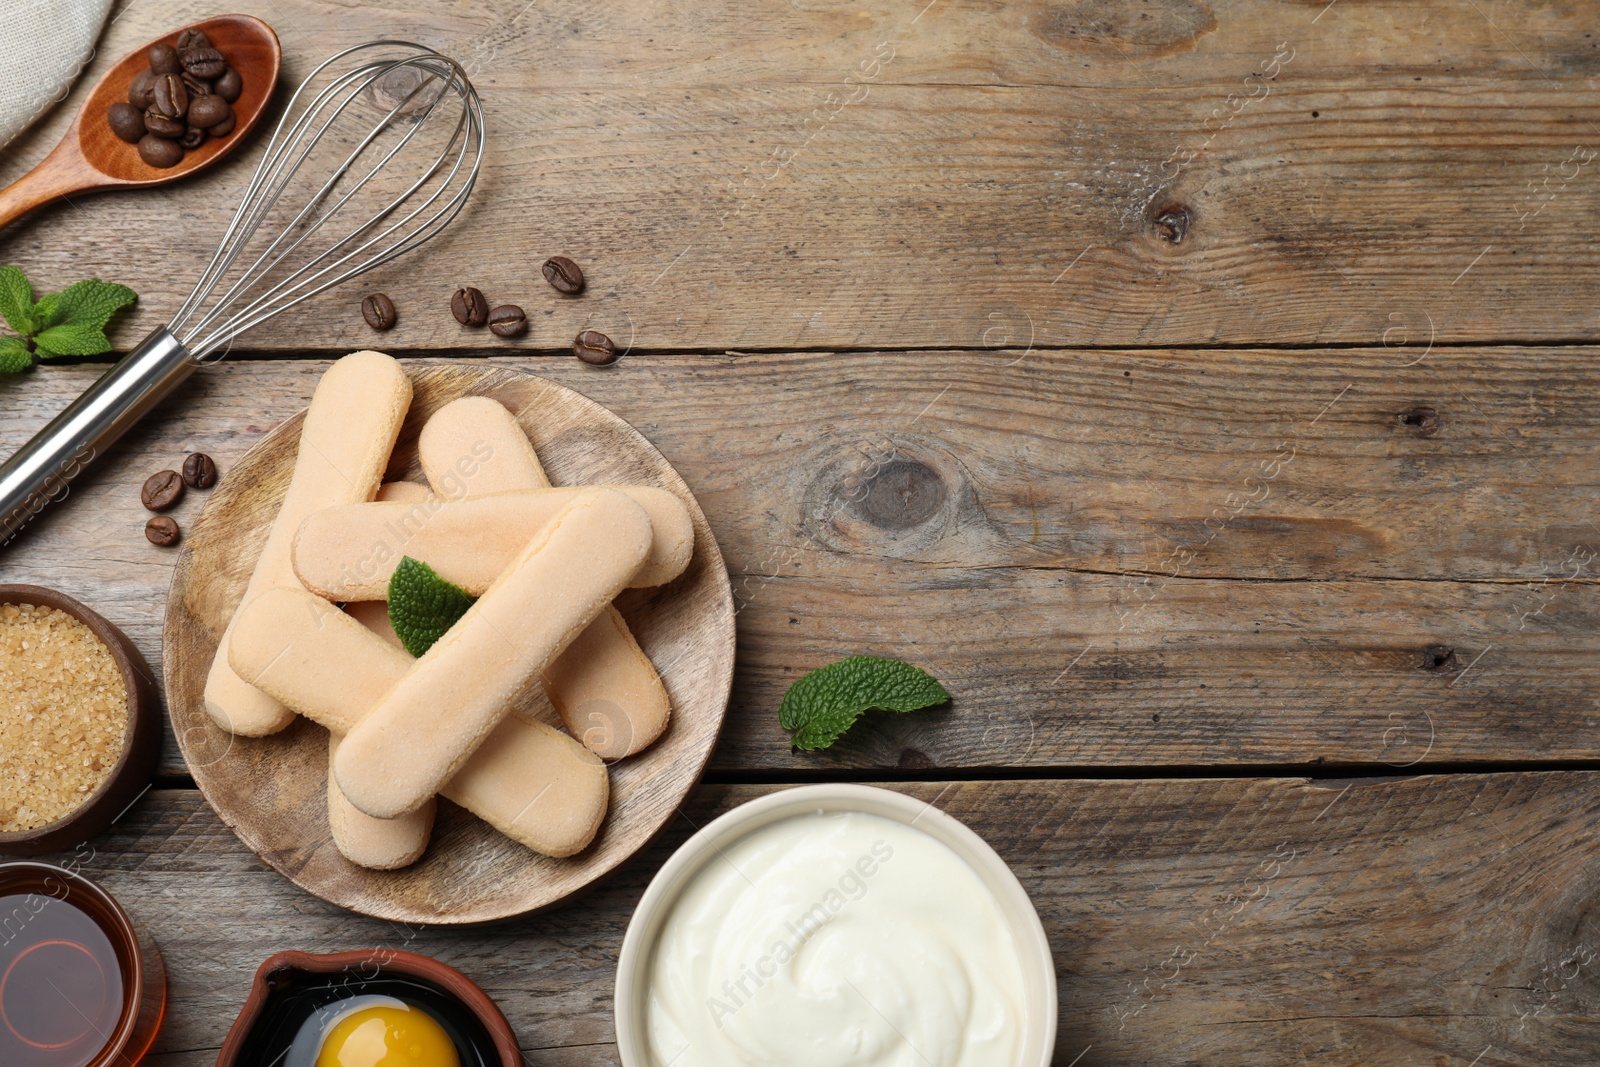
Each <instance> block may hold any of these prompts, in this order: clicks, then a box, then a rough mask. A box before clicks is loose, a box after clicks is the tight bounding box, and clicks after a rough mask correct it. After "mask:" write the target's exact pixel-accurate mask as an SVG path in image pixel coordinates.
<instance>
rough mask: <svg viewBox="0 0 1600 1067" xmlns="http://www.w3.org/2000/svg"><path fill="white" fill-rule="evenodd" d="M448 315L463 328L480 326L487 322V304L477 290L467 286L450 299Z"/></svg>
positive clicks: (458, 290)
mask: <svg viewBox="0 0 1600 1067" xmlns="http://www.w3.org/2000/svg"><path fill="white" fill-rule="evenodd" d="M450 314H452V315H454V316H455V317H456V321H457V322H459V323H460V324H461V325H463V326H482V325H483V324H484V323H486V322H488V321H489V302H488V301H487V300H485V299H484V298H483V294H482V293H480V292H478V290H476V289H474V288H472V286H470V285H469V286H467V287H466V288H464V289H457V290H456V294H455V295H454V296H452V297H451V298H450Z"/></svg>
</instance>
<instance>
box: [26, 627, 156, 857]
mask: <svg viewBox="0 0 1600 1067" xmlns="http://www.w3.org/2000/svg"><path fill="white" fill-rule="evenodd" d="M127 733H128V691H127V687H126V686H125V685H124V684H123V680H122V672H121V671H119V670H118V669H117V661H116V660H115V659H113V658H112V655H111V650H110V649H109V648H107V647H106V646H105V643H104V642H102V641H101V640H100V639H99V638H98V637H96V636H95V635H94V631H93V630H90V629H89V627H87V626H85V625H84V624H83V623H81V622H79V621H78V620H77V619H75V618H73V617H72V616H71V615H68V614H66V613H65V612H63V611H58V610H56V609H55V608H48V607H41V606H36V605H32V604H0V832H5V833H15V832H17V831H20V830H33V829H37V828H38V827H41V826H47V825H49V824H50V823H53V822H55V821H56V820H58V819H60V818H62V817H63V816H66V815H68V814H70V813H71V812H72V811H73V810H74V809H75V808H77V807H79V806H80V805H82V804H83V802H84V801H85V800H87V799H89V797H90V796H91V795H92V794H93V793H94V791H95V790H96V789H98V788H99V787H100V783H101V782H103V781H104V780H105V778H106V776H107V775H109V774H110V773H111V769H112V768H113V767H115V766H116V763H117V760H118V758H119V757H120V756H121V754H122V747H123V740H124V738H125V737H126V736H127Z"/></svg>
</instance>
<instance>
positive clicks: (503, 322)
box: [489, 304, 528, 337]
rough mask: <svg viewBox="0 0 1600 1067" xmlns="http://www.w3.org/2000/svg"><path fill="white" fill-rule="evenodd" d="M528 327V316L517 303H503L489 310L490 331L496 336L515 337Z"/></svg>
mask: <svg viewBox="0 0 1600 1067" xmlns="http://www.w3.org/2000/svg"><path fill="white" fill-rule="evenodd" d="M527 328H528V316H526V315H524V314H523V313H522V309H521V308H519V307H517V305H515V304H501V305H500V306H499V307H497V308H495V309H494V310H493V311H491V312H489V332H490V333H492V334H494V335H495V336H496V337H515V336H517V335H518V334H520V333H522V332H523V331H524V330H526V329H527Z"/></svg>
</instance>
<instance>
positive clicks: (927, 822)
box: [616, 785, 1056, 1067]
mask: <svg viewBox="0 0 1600 1067" xmlns="http://www.w3.org/2000/svg"><path fill="white" fill-rule="evenodd" d="M616 1025H617V1046H618V1051H619V1054H620V1055H621V1058H622V1063H623V1067H1048V1064H1049V1063H1050V1057H1051V1053H1052V1051H1053V1049H1054V1046H1055V1032H1056V984H1055V967H1054V963H1053V961H1052V959H1051V955H1050V946H1049V942H1048V941H1047V939H1046V938H1045V933H1044V927H1043V926H1042V925H1041V924H1040V922H1039V916H1038V913H1037V912H1035V911H1034V908H1033V904H1032V903H1031V902H1030V901H1029V900H1028V896H1027V893H1026V892H1024V891H1023V888H1022V886H1021V885H1020V884H1019V883H1018V882H1017V879H1016V877H1015V876H1014V875H1013V874H1012V873H1011V870H1010V868H1008V867H1007V866H1006V864H1005V862H1004V861H1003V860H1001V859H1000V857H999V856H997V855H996V854H995V852H994V850H993V849H991V848H990V847H989V846H988V845H987V844H986V843H985V842H984V841H983V839H982V838H980V837H979V836H978V835H977V834H975V833H973V832H972V831H971V830H969V829H967V827H966V826H964V825H962V824H961V823H960V822H957V821H956V820H955V819H952V818H951V817H950V816H948V815H946V814H944V813H943V812H942V811H940V810H939V809H938V808H935V807H933V806H932V805H931V804H928V803H926V802H924V801H921V800H918V799H916V798H915V797H910V796H906V795H905V794H902V793H896V792H892V791H890V790H887V789H876V788H873V787H871V786H862V785H815V786H803V787H800V788H797V789H788V790H784V791H783V792H779V793H774V794H771V795H769V796H765V797H762V798H760V799H758V800H753V801H751V802H750V803H748V804H744V805H741V806H740V807H738V808H735V809H734V810H733V811H730V812H728V813H727V814H725V815H723V816H721V817H720V818H718V819H716V820H714V821H713V822H711V823H709V824H707V825H706V827H705V828H704V829H702V830H701V831H699V832H698V833H696V834H695V835H694V836H693V837H691V838H690V839H689V840H688V841H686V842H685V843H684V845H683V847H681V848H680V849H678V851H677V852H675V853H673V855H672V858H671V859H669V860H668V861H667V863H666V864H665V865H664V866H663V867H662V868H661V871H660V872H659V873H658V874H657V875H656V877H655V879H654V880H653V881H651V883H650V887H649V888H648V889H647V890H646V891H645V894H644V897H643V898H642V899H641V900H640V902H639V907H638V909H637V910H636V911H635V912H634V915H633V919H632V921H631V922H630V923H629V924H628V932H627V936H626V937H624V938H623V942H622V955H621V957H620V958H619V960H618V964H617V987H616Z"/></svg>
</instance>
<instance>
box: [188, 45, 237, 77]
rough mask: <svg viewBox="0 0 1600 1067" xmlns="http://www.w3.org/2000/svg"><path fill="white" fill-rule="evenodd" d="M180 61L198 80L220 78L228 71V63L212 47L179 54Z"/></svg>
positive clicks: (189, 50)
mask: <svg viewBox="0 0 1600 1067" xmlns="http://www.w3.org/2000/svg"><path fill="white" fill-rule="evenodd" d="M178 60H179V61H180V62H181V63H182V64H183V69H184V70H186V71H188V72H189V73H190V74H193V75H194V76H195V77H196V78H206V79H208V80H209V79H211V78H220V77H221V76H222V72H223V71H225V70H227V69H228V61H227V60H226V59H224V58H223V55H222V53H221V52H219V51H217V50H216V49H215V48H212V47H211V46H210V45H198V46H196V47H194V48H188V49H184V50H183V51H180V52H179V53H178Z"/></svg>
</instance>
